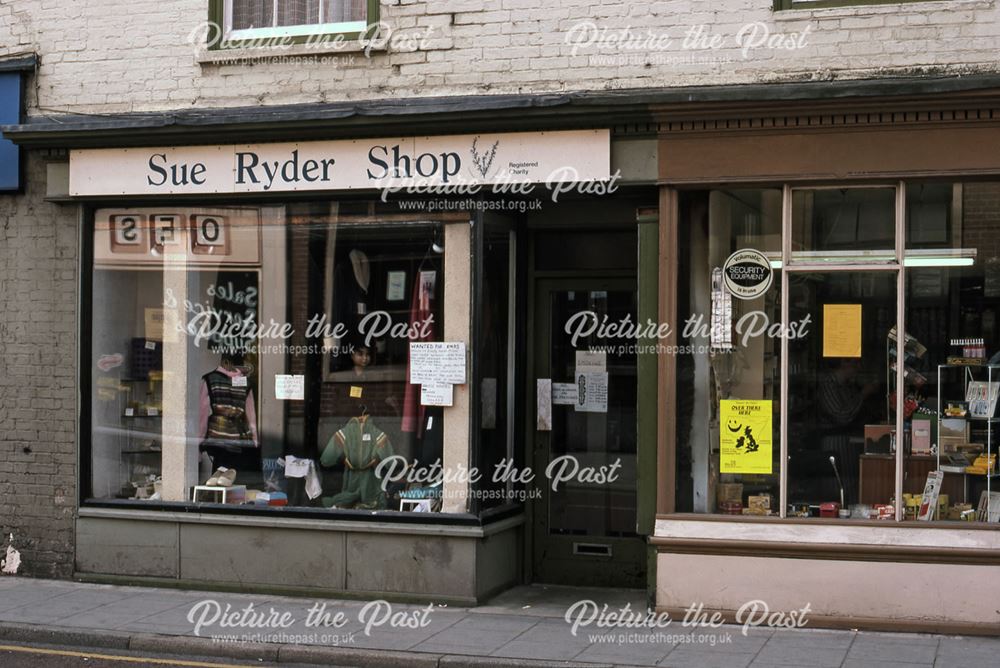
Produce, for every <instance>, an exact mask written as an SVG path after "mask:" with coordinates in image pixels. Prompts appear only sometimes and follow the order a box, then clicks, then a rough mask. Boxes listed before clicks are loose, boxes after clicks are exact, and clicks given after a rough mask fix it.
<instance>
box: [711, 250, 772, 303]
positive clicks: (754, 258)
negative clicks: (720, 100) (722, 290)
mask: <svg viewBox="0 0 1000 668" xmlns="http://www.w3.org/2000/svg"><path fill="white" fill-rule="evenodd" d="M722 274H723V276H725V280H726V288H728V289H729V292H731V293H732V295H733V296H734V297H737V298H739V299H756V298H757V297H760V296H761V295H762V294H764V293H765V292H767V289H768V288H770V287H771V281H773V280H774V276H773V274H772V272H771V262H770V261H769V260H768V259H767V256H766V255H764V254H763V253H761V252H760V251H757V250H753V249H751V248H744V249H743V250H738V251H736V252H735V253H733V254H732V255H730V256H729V259H727V260H726V264H725V266H724V267H723V268H722Z"/></svg>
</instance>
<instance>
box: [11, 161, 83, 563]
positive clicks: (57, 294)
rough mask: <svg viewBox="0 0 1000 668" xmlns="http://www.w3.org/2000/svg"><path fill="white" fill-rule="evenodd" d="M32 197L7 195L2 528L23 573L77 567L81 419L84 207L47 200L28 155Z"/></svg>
mask: <svg viewBox="0 0 1000 668" xmlns="http://www.w3.org/2000/svg"><path fill="white" fill-rule="evenodd" d="M27 183H28V186H27V187H28V190H27V193H26V196H23V197H12V196H3V195H0V531H2V535H3V540H2V541H0V549H2V547H3V546H6V544H7V537H8V535H9V534H10V533H13V534H14V546H15V548H16V549H18V550H19V551H20V552H21V559H22V566H21V571H20V572H21V573H23V574H27V575H36V576H43V577H67V576H69V575H70V574H71V573H72V566H73V547H72V546H73V517H74V513H75V508H76V495H77V492H76V445H75V433H76V425H77V406H76V397H77V393H76V387H77V367H76V354H77V353H76V350H77V336H76V327H77V289H78V288H77V278H76V275H77V272H76V262H77V246H78V243H77V220H76V209H75V207H69V206H57V205H55V204H49V203H46V202H43V201H42V200H41V197H42V194H43V191H44V188H45V165H44V163H43V162H42V160H41V159H40V158H39V157H38V156H37V155H34V154H29V155H28V156H27Z"/></svg>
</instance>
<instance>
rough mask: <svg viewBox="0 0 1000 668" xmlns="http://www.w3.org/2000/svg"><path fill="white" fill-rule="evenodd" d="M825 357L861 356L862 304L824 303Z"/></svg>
mask: <svg viewBox="0 0 1000 668" xmlns="http://www.w3.org/2000/svg"><path fill="white" fill-rule="evenodd" d="M823 357H861V304H823Z"/></svg>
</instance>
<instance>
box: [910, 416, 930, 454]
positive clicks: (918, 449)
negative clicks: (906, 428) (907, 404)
mask: <svg viewBox="0 0 1000 668" xmlns="http://www.w3.org/2000/svg"><path fill="white" fill-rule="evenodd" d="M911 424H912V427H911V433H912V437H911V438H910V452H911V453H912V454H914V455H929V454H931V442H932V436H931V433H932V429H931V421H930V420H926V419H923V418H921V419H917V418H916V417H915V416H914V418H913V421H912V423H911Z"/></svg>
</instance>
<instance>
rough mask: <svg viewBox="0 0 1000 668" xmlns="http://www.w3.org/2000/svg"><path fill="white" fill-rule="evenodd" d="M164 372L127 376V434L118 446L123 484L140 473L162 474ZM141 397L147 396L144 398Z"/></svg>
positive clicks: (123, 421) (123, 418)
mask: <svg viewBox="0 0 1000 668" xmlns="http://www.w3.org/2000/svg"><path fill="white" fill-rule="evenodd" d="M162 380H163V375H162V372H160V371H150V372H149V375H148V377H147V378H124V379H122V381H121V382H122V383H123V384H124V385H127V386H129V388H130V390H129V392H128V393H127V395H126V397H125V398H124V403H123V405H122V406H121V407H120V413H119V418H120V424H121V428H122V433H123V438H122V439H121V440H120V441H119V443H120V446H119V450H118V461H119V475H120V480H121V484H122V488H123V489H124V488H125V485H127V484H130V483H131V482H133V481H134V480H135V479H136V478H137V477H138V476H149V475H154V476H159V475H161V472H162V454H163V428H162V424H163V413H162V397H161V395H160V392H161V391H162ZM137 397H143V398H144V400H145V401H144V402H140V401H139V400H138V399H137Z"/></svg>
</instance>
